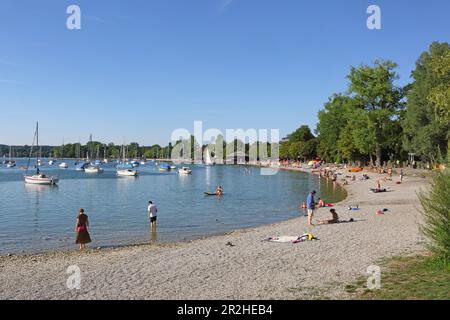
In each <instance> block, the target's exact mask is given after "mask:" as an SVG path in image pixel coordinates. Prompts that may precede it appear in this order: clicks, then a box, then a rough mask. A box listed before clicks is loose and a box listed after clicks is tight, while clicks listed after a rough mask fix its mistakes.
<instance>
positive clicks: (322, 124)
mask: <svg viewBox="0 0 450 320" xmlns="http://www.w3.org/2000/svg"><path fill="white" fill-rule="evenodd" d="M396 67H397V65H396V64H395V63H393V62H391V61H375V63H374V66H372V67H371V66H367V65H361V66H359V67H357V68H355V67H352V68H351V70H350V73H349V75H348V77H347V78H348V79H349V81H350V83H349V87H348V92H347V93H345V94H344V93H342V94H335V95H334V96H332V97H331V98H330V100H329V101H328V102H327V103H326V104H325V107H324V109H323V110H321V111H320V112H319V115H318V116H319V122H318V125H317V133H318V140H319V146H318V152H319V155H320V156H321V157H323V158H324V159H327V160H332V161H342V160H357V159H365V158H367V157H368V158H370V159H372V156H376V158H377V162H378V163H381V161H382V156H384V158H386V155H392V156H395V155H397V154H398V152H399V150H400V149H401V136H402V134H401V121H400V119H401V114H402V110H403V108H404V102H403V96H404V94H403V89H402V88H400V87H398V86H396V85H395V84H394V81H395V80H397V79H398V76H397V73H396V72H395V68H396Z"/></svg>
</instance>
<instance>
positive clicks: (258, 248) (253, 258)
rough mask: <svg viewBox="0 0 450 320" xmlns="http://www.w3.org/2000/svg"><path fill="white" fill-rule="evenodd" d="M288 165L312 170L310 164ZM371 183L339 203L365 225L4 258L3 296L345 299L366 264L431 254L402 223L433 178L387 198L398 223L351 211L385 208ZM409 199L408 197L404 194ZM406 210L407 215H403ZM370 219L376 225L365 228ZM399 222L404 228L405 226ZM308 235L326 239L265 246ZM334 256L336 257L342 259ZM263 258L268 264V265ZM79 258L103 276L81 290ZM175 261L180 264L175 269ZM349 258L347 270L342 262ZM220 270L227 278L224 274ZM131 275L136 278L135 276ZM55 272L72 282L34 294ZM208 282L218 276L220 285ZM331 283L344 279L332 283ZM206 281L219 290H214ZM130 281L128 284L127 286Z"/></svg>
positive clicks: (287, 227)
mask: <svg viewBox="0 0 450 320" xmlns="http://www.w3.org/2000/svg"><path fill="white" fill-rule="evenodd" d="M280 169H283V170H295V171H302V170H300V168H280ZM303 172H304V171H303ZM360 175H361V173H359V174H357V176H358V177H359V176H360ZM369 175H370V176H374V177H377V176H378V174H373V173H369ZM394 179H395V178H394ZM338 183H339V182H338ZM362 183H364V182H361V181H359V180H357V181H356V182H355V183H354V184H353V183H352V182H351V184H350V185H348V186H341V187H342V188H343V189H344V190H345V191H346V193H347V197H346V198H345V199H344V200H343V201H341V202H339V203H337V204H336V206H335V208H336V209H337V210H338V213H339V215H340V217H341V218H344V219H347V218H349V217H354V218H355V220H357V223H351V224H337V225H330V226H316V227H314V228H313V227H307V226H306V219H304V217H294V218H292V219H288V220H284V221H281V222H276V223H272V224H269V225H263V226H257V227H252V228H244V229H238V230H234V231H231V232H227V233H225V234H222V233H221V234H218V235H210V236H204V237H200V238H197V239H192V240H186V241H179V242H174V243H158V244H138V245H135V244H134V245H127V246H120V247H113V248H102V249H101V250H97V249H90V250H87V251H84V252H79V251H75V250H65V251H50V252H45V253H38V254H25V255H11V256H9V257H8V256H1V257H0V270H1V271H2V272H1V275H0V280H1V281H2V282H3V283H6V288H3V289H4V290H3V293H1V294H0V298H6V299H15V298H24V299H30V298H31V299H36V298H37V299H45V298H50V299H73V298H78V299H79V298H81V299H116V298H125V299H129V298H131V299H135V298H136V299H145V298H146V296H145V291H146V290H145V288H147V289H148V290H156V291H155V294H152V296H153V297H156V298H158V299H185V298H190V299H192V298H194V299H297V298H308V296H310V295H311V293H310V292H309V291H311V290H312V288H313V287H314V288H315V287H317V288H318V289H321V290H323V291H325V292H326V293H327V294H328V295H329V297H330V298H337V297H342V294H343V292H344V290H343V288H342V285H343V284H344V283H348V282H349V281H352V280H354V279H355V278H356V277H358V276H361V274H363V273H364V272H365V271H366V270H365V268H362V269H361V268H358V267H357V266H358V265H359V266H360V265H361V263H362V264H364V265H365V266H366V268H367V266H369V265H370V264H368V263H375V262H376V261H379V259H382V258H386V257H389V256H392V255H393V254H394V255H395V254H402V253H406V252H417V251H420V250H421V245H420V244H418V242H420V236H419V235H418V230H417V226H416V224H415V223H414V224H411V221H410V220H409V222H408V220H407V221H406V222H407V223H406V224H407V228H406V227H405V226H404V221H402V220H405V218H404V217H403V219H402V214H404V213H405V212H406V213H408V212H411V211H414V206H415V202H414V201H411V199H410V196H411V194H414V193H412V192H410V191H411V188H412V189H414V190H416V189H417V188H418V187H419V188H420V187H422V186H423V185H424V180H423V179H420V178H414V177H407V178H406V179H405V184H404V185H401V187H400V188H398V189H399V190H402V188H403V187H404V186H406V187H407V190H405V189H404V190H403V191H404V192H402V196H401V197H400V198H398V199H395V200H394V199H393V198H392V195H393V194H395V191H394V192H388V193H386V194H381V196H382V198H383V199H385V200H386V202H385V203H383V205H384V206H389V208H390V210H391V211H392V212H393V213H395V217H394V218H395V219H394V220H396V221H395V222H394V224H391V223H390V224H389V225H384V224H381V225H379V222H380V221H382V220H383V219H385V220H390V219H392V217H390V215H391V213H388V214H386V215H385V216H383V217H375V216H374V208H373V209H370V212H371V213H372V214H370V215H367V217H366V212H364V214H363V212H357V213H354V212H346V211H345V206H346V205H345V203H347V204H353V203H354V202H358V203H359V205H360V207H361V208H362V209H361V211H363V210H364V211H365V210H366V208H365V207H366V206H367V207H374V206H375V208H378V207H379V206H380V203H379V201H375V203H371V199H375V200H377V197H378V196H379V195H375V194H374V195H370V197H369V196H367V197H361V196H362V194H361V190H362V189H361V188H360V187H359V185H360V184H362ZM370 183H372V185H371V186H373V184H374V183H375V180H374V179H371V180H370ZM367 187H369V185H367ZM396 189H397V187H396ZM408 195H409V197H408ZM414 195H415V194H414ZM405 197H406V199H404V198H405ZM358 198H359V199H358ZM394 198H396V197H394ZM393 200H394V201H393ZM411 209H412V210H411ZM396 211H399V212H400V211H401V212H400V214H398V213H397V212H396ZM327 216H328V214H327V212H326V210H323V209H319V210H318V213H317V215H316V217H315V218H320V219H322V218H323V217H327ZM392 216H394V214H392ZM362 218H364V219H362ZM412 218H413V220H414V221H415V220H416V219H417V218H418V214H417V212H415V213H414V214H413V217H412ZM367 221H368V222H367ZM365 222H367V223H370V224H372V225H370V226H365ZM391 222H392V221H391ZM395 223H398V225H397V226H396V224H395ZM355 229H359V230H356V231H357V232H356V233H355ZM396 229H400V230H396ZM403 229H404V230H403ZM306 232H313V234H314V235H317V236H318V237H319V238H320V240H319V241H316V242H307V243H300V244H296V245H292V244H275V243H269V242H261V240H262V239H263V238H265V237H268V236H274V235H300V234H303V233H306ZM379 232H381V233H383V232H385V233H386V235H389V237H392V238H393V239H394V241H386V237H385V236H383V234H381V237H380V235H379V234H377V233H379ZM395 239H398V241H395ZM368 240H370V241H368ZM227 242H231V243H232V244H233V245H234V247H228V246H226V243H227ZM361 243H365V245H366V246H367V249H368V250H366V251H370V252H364V250H363V251H361V248H359V247H358V245H360V244H361ZM371 244H372V245H371ZM348 250H350V252H348ZM352 251H354V252H352ZM293 254H294V255H293ZM297 255H299V256H302V255H304V257H303V258H304V259H300V261H298V259H296V257H297ZM260 260H261V261H260ZM333 260H336V261H335V262H334V263H333V262H332V261H333ZM169 261H170V262H169ZM262 261H263V262H264V264H263V265H264V266H265V267H262V266H261V265H260V264H259V263H260V262H262ZM74 262H76V263H77V265H80V268H81V270H82V271H83V270H85V271H86V273H87V277H88V278H91V280H92V281H93V282H92V284H91V285H90V286H89V287H88V288H85V290H81V292H74V291H70V290H68V289H67V288H65V286H64V283H65V282H64V281H63V279H65V278H66V277H67V275H66V274H65V271H66V268H67V266H68V265H70V264H73V263H74ZM109 262H114V263H113V264H114V265H115V266H116V267H117V268H119V270H122V271H123V270H128V271H123V273H122V272H118V271H117V270H116V269H115V268H111V266H110V264H109ZM230 262H231V263H230ZM298 263H299V264H300V265H301V267H300V271H302V272H299V270H298V269H297V268H294V267H292V268H291V266H295V265H296V264H298ZM330 263H331V264H330ZM171 264H174V265H176V266H177V267H171ZM315 264H319V265H320V267H319V268H318V269H319V270H315V268H313V267H310V265H315ZM340 264H343V265H345V267H344V268H342V266H341V265H340ZM19 266H20V270H21V272H19V275H17V274H16V273H15V272H14V270H16V269H17V267H19ZM327 266H328V267H329V268H328V269H327V268H326V267H327ZM324 267H325V268H324ZM30 268H31V269H30ZM36 268H37V269H38V270H36ZM334 269H336V270H334ZM26 270H28V274H29V272H32V273H33V276H32V277H30V279H27V277H25V279H24V278H22V277H20V273H22V272H25V271H26ZM31 270H33V271H31ZM39 270H41V271H42V272H39ZM151 270H153V271H151ZM199 270H200V271H199ZM218 271H220V272H219V274H217V272H218ZM153 272H156V274H160V276H161V277H162V279H166V281H162V282H159V281H158V280H161V279H159V278H160V276H157V277H151V276H150V277H149V275H148V274H147V273H150V274H151V275H153ZM334 272H337V274H335V273H334ZM55 273H56V275H55ZM99 273H100V274H103V273H105V274H108V275H110V276H111V277H112V278H111V281H107V282H106V283H105V282H102V281H100V280H97V279H96V277H95V275H97V276H98V275H99ZM220 273H223V274H224V275H220ZM130 275H131V278H132V279H134V280H129V279H128V278H129V276H130ZM55 276H56V277H57V278H59V277H60V278H61V281H62V282H61V281H59V283H58V285H55V284H54V281H53V282H52V283H53V284H49V285H45V288H37V289H36V291H33V292H29V291H28V289H27V288H28V287H29V286H34V282H33V279H42V278H48V277H50V278H51V277H55ZM305 276H306V277H305ZM192 278H195V279H196V280H197V282H192ZM14 279H15V280H14ZM127 279H128V280H127ZM169 279H172V280H173V281H175V283H176V284H177V285H174V286H172V285H171V284H170V282H171V281H169ZM208 279H209V281H211V280H212V281H211V282H212V284H210V283H209V281H208ZM236 279H241V280H242V281H244V282H245V283H247V285H246V284H243V283H242V281H238V283H236ZM314 279H315V280H314ZM275 280H276V282H275V283H274V282H273V281H275ZM300 280H302V281H300ZM99 281H100V283H99ZM39 282H41V281H39ZM303 282H304V283H303ZM132 283H134V285H135V289H133V286H129V285H130V284H132ZM248 283H249V284H251V285H248ZM331 283H334V284H335V285H331ZM13 286H17V288H16V289H14V288H13ZM105 286H106V287H105ZM116 286H117V287H116ZM205 286H206V287H209V288H210V290H205V288H204V287H205ZM242 286H244V288H242ZM330 286H331V287H332V288H331V287H330ZM98 287H101V288H103V290H100V291H98V290H97V289H96V288H98ZM124 287H126V288H127V290H120V288H122V289H123V288H124ZM150 287H151V288H152V289H150ZM220 287H225V290H224V292H221V291H217V288H220ZM139 288H141V289H139ZM155 288H156V289H155ZM269 288H270V290H269ZM36 292H39V293H40V295H36Z"/></svg>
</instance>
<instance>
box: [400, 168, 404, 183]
mask: <svg viewBox="0 0 450 320" xmlns="http://www.w3.org/2000/svg"><path fill="white" fill-rule="evenodd" d="M403 176H404V174H403V169H400V183H403Z"/></svg>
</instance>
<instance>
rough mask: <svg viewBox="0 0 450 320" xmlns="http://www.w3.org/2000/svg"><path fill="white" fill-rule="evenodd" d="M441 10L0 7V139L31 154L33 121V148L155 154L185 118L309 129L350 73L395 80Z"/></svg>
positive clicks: (162, 3)
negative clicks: (367, 68)
mask: <svg viewBox="0 0 450 320" xmlns="http://www.w3.org/2000/svg"><path fill="white" fill-rule="evenodd" d="M70 4H77V5H79V6H80V7H81V12H82V29H81V30H75V31H70V30H68V29H67V28H66V19H67V17H68V15H67V14H66V8H67V6H68V5H70ZM370 4H377V5H379V6H380V7H381V10H382V28H383V29H382V30H379V31H371V30H368V29H367V28H366V19H367V17H368V15H367V14H366V9H367V7H368V6H369V5H370ZM449 14H450V2H449V1H448V0H428V1H410V0H395V1H391V0H389V1H388V0H383V1H378V0H373V1H365V0H341V1H337V0H315V1H306V0H129V1H128V0H127V1H125V0H122V1H119V0H109V1H108V0H71V1H65V0H39V1H32V0H28V1H24V0H0V115H1V119H2V120H1V123H0V143H6V144H31V141H32V135H33V130H34V123H35V121H36V120H39V121H40V126H41V132H40V135H41V137H40V138H41V139H40V140H41V142H42V143H43V144H60V143H61V142H62V140H63V139H64V140H65V141H66V142H70V141H78V140H81V141H82V142H85V141H87V140H88V138H89V134H90V133H92V134H93V135H94V139H96V140H101V141H103V142H115V143H122V142H123V141H125V142H131V141H136V142H139V143H140V144H145V145H150V144H153V143H160V144H166V143H167V142H168V141H169V138H170V134H171V132H172V130H174V129H176V128H186V129H189V130H192V127H193V121H194V120H202V121H203V122H204V126H205V127H206V128H219V129H221V130H225V128H267V129H270V128H279V129H280V130H281V134H282V135H285V134H287V133H289V132H291V131H292V130H294V129H296V128H297V127H298V126H299V125H301V124H308V125H310V126H311V127H312V128H315V126H316V122H317V111H318V110H319V109H320V108H321V107H322V105H323V103H324V102H326V101H327V99H328V97H329V96H330V95H331V94H332V93H334V92H339V91H343V90H345V88H346V85H347V81H346V79H345V76H346V75H347V73H348V71H349V68H350V66H352V65H359V64H361V63H371V62H372V61H373V60H375V59H376V58H385V59H392V60H394V61H396V62H397V63H398V64H399V73H400V75H401V77H402V79H401V81H400V83H401V84H405V83H407V82H408V81H409V75H410V72H411V70H412V69H413V68H414V65H415V61H416V60H417V58H418V56H419V54H420V53H421V52H423V51H425V50H426V49H427V48H428V46H429V45H430V43H431V42H432V41H449V40H450V39H449V32H450V18H449Z"/></svg>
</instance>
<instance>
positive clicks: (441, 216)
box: [419, 170, 450, 260]
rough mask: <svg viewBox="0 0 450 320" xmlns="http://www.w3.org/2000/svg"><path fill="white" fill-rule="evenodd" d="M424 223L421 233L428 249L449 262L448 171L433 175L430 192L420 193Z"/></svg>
mask: <svg viewBox="0 0 450 320" xmlns="http://www.w3.org/2000/svg"><path fill="white" fill-rule="evenodd" d="M419 199H420V202H421V204H422V208H423V210H422V214H423V217H424V223H423V225H422V226H421V228H420V229H421V231H422V233H423V234H424V235H425V237H426V238H427V239H428V243H427V244H428V247H429V249H430V250H431V251H432V252H434V253H436V254H437V255H438V256H439V257H442V258H444V259H445V260H450V170H444V171H439V172H436V173H433V175H432V178H431V183H430V190H429V191H427V192H421V193H420V194H419Z"/></svg>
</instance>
